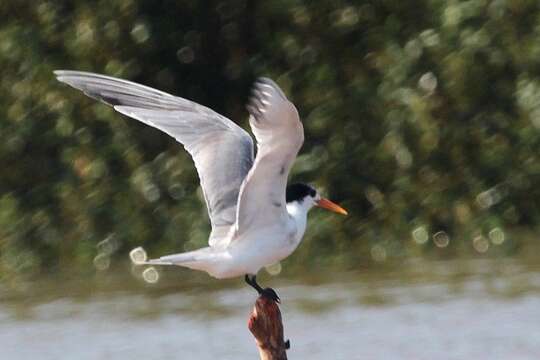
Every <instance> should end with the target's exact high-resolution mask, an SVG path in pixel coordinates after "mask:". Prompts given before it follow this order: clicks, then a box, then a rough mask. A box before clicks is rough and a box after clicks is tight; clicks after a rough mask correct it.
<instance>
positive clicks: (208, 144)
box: [54, 70, 253, 247]
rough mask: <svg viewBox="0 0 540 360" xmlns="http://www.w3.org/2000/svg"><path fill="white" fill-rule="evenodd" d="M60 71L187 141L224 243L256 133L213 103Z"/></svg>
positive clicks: (217, 239) (61, 76) (215, 233)
mask: <svg viewBox="0 0 540 360" xmlns="http://www.w3.org/2000/svg"><path fill="white" fill-rule="evenodd" d="M54 73H55V75H56V77H57V79H58V80H59V81H61V82H64V83H66V84H68V85H70V86H72V87H74V88H76V89H79V90H82V91H83V92H84V93H85V94H86V95H88V96H90V97H92V98H94V99H97V100H100V101H103V102H105V103H106V104H109V105H111V106H113V107H114V109H115V110H117V111H118V112H120V113H122V114H125V115H127V116H129V117H132V118H134V119H137V120H139V121H141V122H143V123H145V124H148V125H150V126H153V127H155V128H157V129H159V130H161V131H163V132H165V133H167V134H169V135H170V136H172V137H174V138H175V139H176V140H177V141H178V142H180V143H181V144H182V145H184V148H185V149H186V150H187V151H188V152H189V154H190V155H191V156H192V158H193V160H194V162H195V166H196V168H197V172H198V174H199V178H200V181H201V187H202V190H203V193H204V197H205V200H206V205H207V207H208V214H209V216H210V222H211V224H212V233H211V235H210V239H209V243H210V246H217V247H219V246H221V242H222V240H224V239H225V238H226V236H227V233H228V231H229V229H230V228H231V227H232V225H234V223H235V220H236V204H237V201H238V195H239V191H240V185H241V184H242V181H243V180H244V179H245V177H246V175H247V173H248V171H249V169H250V168H251V166H252V164H253V140H252V139H251V136H249V134H248V133H247V132H245V131H244V130H243V129H242V128H240V127H239V126H237V125H236V124H234V123H233V122H232V121H231V120H229V119H227V118H225V117H224V116H221V115H220V114H218V113H216V112H214V111H213V110H211V109H209V108H207V107H204V106H201V105H199V104H197V103H195V102H192V101H189V100H186V99H183V98H180V97H177V96H173V95H171V94H167V93H165V92H162V91H159V90H156V89H153V88H150V87H147V86H144V85H140V84H136V83H133V82H131V81H127V80H121V79H117V78H113V77H109V76H104V75H98V74H93V73H87V72H81V71H69V70H57V71H55V72H54Z"/></svg>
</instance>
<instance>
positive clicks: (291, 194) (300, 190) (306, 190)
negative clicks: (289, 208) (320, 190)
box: [285, 183, 317, 203]
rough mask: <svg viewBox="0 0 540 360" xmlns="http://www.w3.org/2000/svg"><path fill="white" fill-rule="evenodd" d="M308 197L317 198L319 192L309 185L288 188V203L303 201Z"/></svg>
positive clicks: (300, 184)
mask: <svg viewBox="0 0 540 360" xmlns="http://www.w3.org/2000/svg"><path fill="white" fill-rule="evenodd" d="M308 195H309V196H311V197H315V195H317V191H316V190H315V189H314V188H312V187H311V186H309V185H307V184H302V183H296V184H291V185H289V186H287V191H286V195H285V198H286V201H287V202H288V203H290V202H293V201H301V200H303V199H304V198H305V197H306V196H308Z"/></svg>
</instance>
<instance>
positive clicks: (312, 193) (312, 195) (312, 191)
mask: <svg viewBox="0 0 540 360" xmlns="http://www.w3.org/2000/svg"><path fill="white" fill-rule="evenodd" d="M309 195H310V196H311V197H315V195H317V192H316V191H315V190H313V189H311V190H310V191H309Z"/></svg>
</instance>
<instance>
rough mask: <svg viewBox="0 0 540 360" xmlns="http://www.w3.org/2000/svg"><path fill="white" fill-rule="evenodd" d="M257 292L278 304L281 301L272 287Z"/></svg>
mask: <svg viewBox="0 0 540 360" xmlns="http://www.w3.org/2000/svg"><path fill="white" fill-rule="evenodd" d="M259 294H260V295H261V296H263V297H265V298H267V299H270V300H272V301H274V302H276V303H278V304H279V303H281V300H280V299H279V296H278V294H277V293H276V292H275V290H274V289H272V288H266V289H263V290H262V291H261V292H260V293H259Z"/></svg>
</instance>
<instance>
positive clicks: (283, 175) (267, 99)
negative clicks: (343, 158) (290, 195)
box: [236, 78, 304, 233]
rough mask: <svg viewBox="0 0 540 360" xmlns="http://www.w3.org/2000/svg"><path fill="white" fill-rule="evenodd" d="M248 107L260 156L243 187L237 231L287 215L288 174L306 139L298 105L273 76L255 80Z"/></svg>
mask: <svg viewBox="0 0 540 360" xmlns="http://www.w3.org/2000/svg"><path fill="white" fill-rule="evenodd" d="M247 109H248V111H249V113H250V115H251V116H250V118H249V123H250V125H251V130H252V132H253V134H254V135H255V139H256V140H257V156H256V158H255V163H254V164H253V167H252V168H251V170H250V171H249V173H248V175H247V177H246V179H245V180H244V183H243V184H242V188H241V190H240V197H239V199H238V214H237V216H236V219H237V220H236V221H237V222H236V230H237V232H238V233H242V232H244V231H246V230H247V229H253V228H255V227H258V226H261V227H262V226H265V225H270V224H273V223H276V222H279V221H282V220H283V219H284V218H285V217H286V216H287V210H286V201H285V188H286V186H287V177H288V175H289V170H290V169H291V166H292V164H293V163H294V160H295V159H296V155H297V154H298V151H299V150H300V148H301V147H302V144H303V142H304V128H303V126H302V123H301V122H300V118H299V117H298V112H297V111H296V108H295V107H294V105H293V104H292V103H291V102H290V101H289V100H287V97H286V96H285V94H284V93H283V91H281V89H280V88H279V87H278V86H277V85H276V84H275V83H274V82H273V81H272V80H270V79H266V78H261V79H259V80H258V81H257V82H256V83H255V86H254V89H253V93H252V97H251V98H250V101H249V103H248V105H247Z"/></svg>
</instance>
